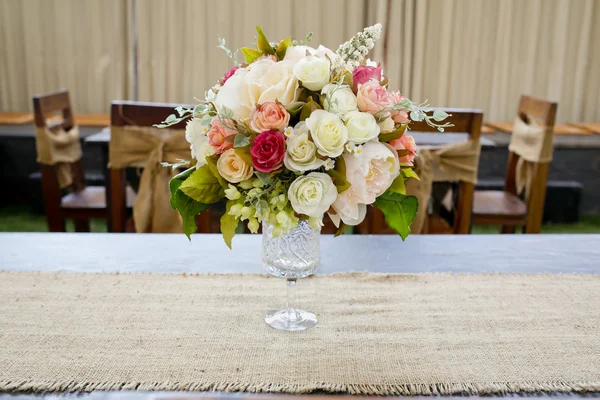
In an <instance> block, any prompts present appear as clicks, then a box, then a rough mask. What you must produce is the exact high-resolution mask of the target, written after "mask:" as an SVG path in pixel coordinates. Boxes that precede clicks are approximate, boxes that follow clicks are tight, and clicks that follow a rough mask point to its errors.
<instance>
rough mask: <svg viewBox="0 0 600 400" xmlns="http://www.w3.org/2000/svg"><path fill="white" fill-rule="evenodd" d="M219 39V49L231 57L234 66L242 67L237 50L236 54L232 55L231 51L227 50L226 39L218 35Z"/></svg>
mask: <svg viewBox="0 0 600 400" xmlns="http://www.w3.org/2000/svg"><path fill="white" fill-rule="evenodd" d="M217 39H218V40H219V45H218V46H217V48H218V49H221V50H223V51H224V52H225V54H227V57H229V59H230V60H231V62H233V65H236V66H238V67H241V64H240V63H239V62H238V61H237V50H236V51H235V54H234V53H232V52H231V50H229V49H228V48H227V46H226V42H225V39H224V38H222V37H220V36H219V35H217Z"/></svg>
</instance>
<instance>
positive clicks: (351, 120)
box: [346, 111, 379, 144]
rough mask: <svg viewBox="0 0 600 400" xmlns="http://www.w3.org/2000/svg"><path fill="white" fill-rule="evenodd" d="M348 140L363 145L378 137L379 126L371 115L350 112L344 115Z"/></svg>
mask: <svg viewBox="0 0 600 400" xmlns="http://www.w3.org/2000/svg"><path fill="white" fill-rule="evenodd" d="M346 128H348V140H349V141H350V142H352V143H354V144H363V143H366V142H368V141H369V140H373V139H375V138H376V137H377V136H378V135H379V125H377V121H376V120H375V117H373V115H372V114H369V113H364V112H360V111H352V112H349V113H348V114H346Z"/></svg>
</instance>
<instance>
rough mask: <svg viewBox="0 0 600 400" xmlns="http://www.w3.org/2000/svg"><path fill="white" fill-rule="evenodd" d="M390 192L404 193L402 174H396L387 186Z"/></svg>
mask: <svg viewBox="0 0 600 400" xmlns="http://www.w3.org/2000/svg"><path fill="white" fill-rule="evenodd" d="M388 190H389V191H390V192H394V193H399V194H404V195H405V194H406V186H405V185H404V176H402V174H400V175H398V176H397V177H396V179H394V181H393V182H392V184H391V185H390V187H389V188H388Z"/></svg>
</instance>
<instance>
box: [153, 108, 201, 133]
mask: <svg viewBox="0 0 600 400" xmlns="http://www.w3.org/2000/svg"><path fill="white" fill-rule="evenodd" d="M178 108H181V107H178ZM176 110H177V109H176ZM178 112H179V115H180V116H179V117H178V116H177V115H175V114H170V115H169V116H168V117H167V118H166V119H165V120H164V121H162V122H161V123H160V124H154V125H153V126H155V127H157V128H168V127H169V126H172V125H177V124H178V123H180V122H181V121H185V120H186V119H188V118H191V117H192V115H193V110H192V111H189V110H186V111H185V112H184V111H178Z"/></svg>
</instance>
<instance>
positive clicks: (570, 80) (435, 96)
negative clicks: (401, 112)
mask: <svg viewBox="0 0 600 400" xmlns="http://www.w3.org/2000/svg"><path fill="white" fill-rule="evenodd" d="M367 3H368V6H367V10H368V12H367V23H369V24H370V23H375V22H377V21H381V22H382V23H384V27H385V29H386V36H387V43H386V44H387V46H386V54H385V57H384V49H383V46H379V48H378V49H377V50H376V53H375V55H376V57H378V58H379V59H382V58H385V61H386V62H385V71H386V73H387V74H388V75H389V76H390V82H392V85H393V84H395V83H397V84H398V87H399V88H400V89H401V91H402V92H403V93H405V94H406V95H407V96H409V97H411V98H412V99H414V100H425V99H430V100H431V102H432V103H434V104H435V105H439V106H448V107H450V106H451V107H473V108H481V109H483V110H484V111H485V119H486V120H487V121H511V120H512V119H513V118H514V116H515V113H516V110H517V106H518V101H519V96H520V95H521V94H532V95H536V96H540V97H545V98H548V99H551V100H555V101H558V102H559V107H558V119H559V120H560V121H598V120H600V95H599V93H600V72H599V71H600V1H598V0H526V1H525V0H493V1H492V0H485V1H483V0H387V1H386V0H367Z"/></svg>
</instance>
